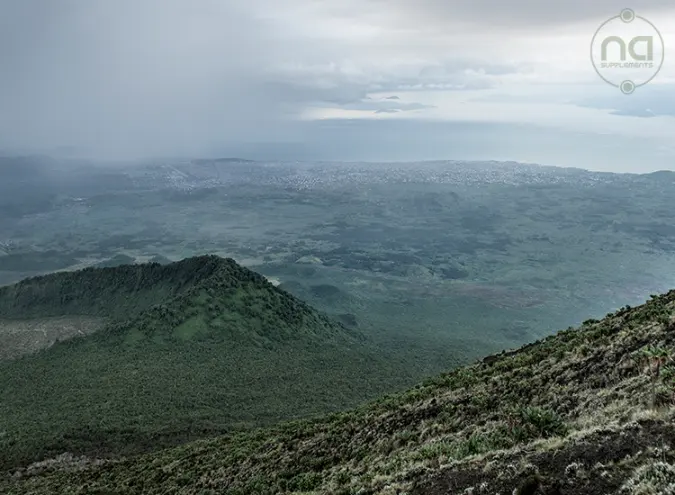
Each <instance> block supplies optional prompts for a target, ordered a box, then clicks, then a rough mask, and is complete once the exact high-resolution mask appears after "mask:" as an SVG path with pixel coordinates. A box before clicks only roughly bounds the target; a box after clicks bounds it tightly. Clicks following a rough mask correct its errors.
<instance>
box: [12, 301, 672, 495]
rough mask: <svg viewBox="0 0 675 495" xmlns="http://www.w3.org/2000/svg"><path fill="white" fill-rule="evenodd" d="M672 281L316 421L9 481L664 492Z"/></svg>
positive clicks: (133, 486)
mask: <svg viewBox="0 0 675 495" xmlns="http://www.w3.org/2000/svg"><path fill="white" fill-rule="evenodd" d="M674 313H675V291H672V292H670V293H668V294H665V295H662V296H658V297H656V296H653V298H652V300H651V301H649V302H648V303H646V304H645V305H643V306H641V307H638V308H634V309H632V308H628V307H626V308H623V309H621V310H620V311H618V312H616V313H615V314H612V315H608V316H607V317H606V318H605V319H604V320H602V321H599V322H598V321H590V320H589V321H588V322H586V323H585V324H584V325H583V326H582V327H581V328H579V329H568V330H565V331H562V332H560V333H558V334H557V335H555V336H552V337H549V338H547V339H545V340H542V341H539V342H537V343H534V344H531V345H528V346H525V347H523V348H521V349H519V350H517V351H511V352H504V353H502V354H500V355H495V356H490V357H488V358H485V359H484V360H482V361H481V362H477V363H475V364H473V365H471V366H468V367H463V368H459V369H456V370H454V371H452V372H450V373H447V374H444V375H442V376H439V377H437V378H434V379H431V380H428V381H427V382H426V383H424V384H422V385H420V386H418V387H416V388H414V389H412V390H409V391H408V392H405V393H402V394H397V395H391V396H388V397H385V398H383V399H381V400H379V401H376V402H374V403H371V404H368V405H366V406H362V407H360V408H358V409H355V410H352V411H349V412H344V413H338V414H334V415H331V416H328V417H325V418H323V419H318V420H311V421H310V420H306V421H296V422H293V423H287V424H282V425H279V426H276V427H273V428H268V429H261V430H257V431H254V432H248V433H240V434H235V435H229V436H224V437H221V438H217V439H211V440H204V441H199V442H195V443H191V444H187V445H184V446H181V447H178V448H172V449H168V450H164V451H162V452H158V453H154V454H151V455H145V456H140V457H131V458H128V459H124V460H118V461H115V462H99V461H92V460H91V459H86V458H74V457H72V456H68V455H64V456H61V457H60V458H58V459H54V460H52V461H50V462H46V463H42V464H40V465H35V466H32V467H31V468H30V469H27V470H22V471H18V472H15V473H13V474H12V475H11V476H12V477H11V479H9V478H8V479H7V480H5V483H6V484H5V485H4V486H0V488H1V489H2V490H0V491H3V493H8V494H26V493H31V494H47V493H106V494H113V493H120V494H121V493H139V494H140V493H144V494H160V493H176V494H214V495H215V494H231V495H235V494H237V495H241V494H270V495H271V494H281V493H298V494H299V493H305V494H309V493H312V494H335V495H337V494H340V495H347V494H356V493H358V494H387V495H394V494H418V495H436V494H439V495H440V494H474V495H476V494H502V495H510V494H512V493H516V494H521V495H525V494H530V495H533V494H565V495H575V494H627V495H630V494H632V495H647V494H659V495H668V494H673V493H675V451H674V450H673V447H674V445H673V444H674V443H675V396H674V383H675V381H674V380H675V366H674V365H675V363H673V360H672V358H673V356H675V320H674V318H673V315H674Z"/></svg>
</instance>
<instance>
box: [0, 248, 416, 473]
mask: <svg viewBox="0 0 675 495" xmlns="http://www.w3.org/2000/svg"><path fill="white" fill-rule="evenodd" d="M68 317H72V320H69V319H68ZM86 318H99V319H100V320H96V321H97V322H100V321H106V322H108V323H107V324H106V325H104V326H102V328H101V329H97V328H93V329H92V330H91V331H81V330H82V325H86V324H87V323H86V322H87V321H89V320H87V319H86ZM64 319H65V320H64ZM3 322H4V323H3ZM36 322H37V323H36ZM55 322H60V323H58V324H61V325H63V328H64V332H63V336H64V338H65V337H72V336H73V335H77V333H79V334H86V336H82V337H79V338H68V339H65V340H62V341H61V342H58V343H55V344H54V345H51V346H50V347H49V348H47V349H43V350H42V351H40V352H37V353H33V354H28V355H24V356H22V357H20V358H17V359H11V360H5V361H0V451H2V452H3V455H2V456H0V470H2V469H6V468H10V467H13V466H20V465H25V464H26V463H30V462H33V461H36V460H40V459H43V458H45V457H49V456H52V455H56V454H59V453H61V452H72V453H86V454H90V455H114V454H120V453H133V452H139V451H143V450H148V449H155V448H159V447H162V446H166V445H172V444H176V443H180V442H183V441H187V440H190V439H195V438H200V437H204V436H210V435H213V434H216V433H225V432H228V431H232V430H233V429H241V428H248V427H254V426H259V425H265V424H271V423H274V422H276V421H278V420H280V419H290V418H297V417H302V416H307V415H312V414H316V413H320V412H329V411H335V410H338V409H342V408H344V407H347V406H351V405H355V404H357V403H359V402H360V401H363V400H365V399H367V398H372V397H374V396H375V395H377V394H379V393H381V392H382V391H385V390H391V389H392V388H396V387H397V386H400V383H403V382H402V381H399V378H398V377H399V375H400V373H398V371H399V370H400V369H401V367H400V364H397V363H396V362H394V361H392V360H389V359H387V358H386V356H383V355H382V354H381V352H380V351H379V350H377V349H374V348H373V346H371V345H370V344H369V343H368V341H367V339H365V337H363V336H362V335H361V334H359V333H358V332H356V331H355V330H352V329H348V328H347V327H345V326H343V325H342V324H340V323H338V322H337V321H334V320H332V319H329V318H328V317H327V316H325V315H323V314H321V313H318V312H317V311H316V310H314V309H313V308H312V307H310V306H308V305H307V304H305V303H304V302H302V301H300V300H299V299H297V298H295V297H293V296H292V295H290V294H288V293H287V292H285V291H283V290H281V289H279V288H277V287H275V286H274V285H273V284H271V283H270V282H268V281H267V279H266V278H265V277H263V276H262V275H260V274H258V273H255V272H252V271H250V270H248V269H246V268H244V267H241V266H239V265H238V264H237V263H236V262H235V261H233V260H231V259H223V258H219V257H216V256H203V257H197V258H190V259H187V260H183V261H180V262H175V263H171V264H167V265H160V264H158V263H148V264H137V265H125V266H119V267H111V268H87V269H84V270H80V271H77V272H63V273H56V274H51V275H47V276H42V277H36V278H31V279H27V280H24V281H22V282H20V283H18V284H16V285H13V286H8V287H2V288H0V343H4V344H5V345H8V344H7V342H10V343H11V342H16V339H14V340H12V339H5V340H4V341H3V340H2V339H3V338H4V337H6V336H7V333H8V332H16V331H17V330H16V328H28V329H32V330H33V331H34V329H35V327H36V325H42V327H45V325H47V326H48V325H53V324H56V323H55ZM83 322H84V323H83ZM3 325H4V328H3ZM78 329H79V330H78ZM66 330H67V331H66ZM85 330H87V329H85ZM95 330H97V331H95ZM24 340H25V339H24ZM22 345H25V341H24V342H23V343H22ZM45 345H49V342H46V341H45ZM354 377H359V378H358V379H354Z"/></svg>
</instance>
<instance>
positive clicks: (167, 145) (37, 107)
mask: <svg viewBox="0 0 675 495" xmlns="http://www.w3.org/2000/svg"><path fill="white" fill-rule="evenodd" d="M624 7H626V5H624V4H623V2H618V1H615V0H594V1H593V2H589V1H587V0H568V1H566V2H551V1H550V0H518V1H515V0H510V1H509V0H471V1H466V0H463V1H462V0H115V1H112V0H59V1H58V2H56V1H54V0H0V149H2V150H5V151H10V152H12V151H15V152H19V151H20V152H41V153H55V154H58V153H70V154H74V155H83V156H90V157H96V158H105V159H125V160H127V159H135V158H148V157H157V156H165V157H169V156H171V157H173V156H176V157H178V156H180V157H209V156H233V155H238V156H242V157H243V158H252V159H265V160H366V161H411V160H428V159H432V160H438V159H449V160H457V159H477V160H482V159H485V160H493V159H494V160H516V161H523V162H528V163H541V164H545V165H559V166H573V167H582V168H588V169H591V170H603V171H605V170H606V171H616V172H651V171H654V170H659V169H671V170H675V143H674V142H673V137H675V57H674V56H672V55H671V53H675V2H673V1H672V0H633V2H632V4H631V5H629V7H630V8H631V9H633V10H634V11H635V13H636V14H638V15H639V16H641V17H643V18H644V19H647V20H649V21H651V22H652V24H653V26H654V27H656V28H657V29H658V31H659V32H660V34H661V37H662V39H663V46H664V50H662V51H659V48H657V49H656V51H657V55H660V54H661V53H662V54H663V66H662V68H661V70H660V71H659V73H658V75H657V76H656V77H655V78H654V79H653V80H652V81H650V82H649V83H648V84H646V85H644V86H640V87H638V88H637V89H636V90H635V92H634V93H632V94H628V95H626V94H623V93H621V91H620V90H619V89H617V88H615V87H613V86H611V85H610V84H607V83H606V82H605V81H603V80H602V79H601V78H600V77H599V76H598V74H597V73H596V72H595V70H594V68H593V66H592V64H591V59H590V51H591V40H592V39H593V35H594V33H595V32H596V30H597V29H598V28H599V27H600V26H601V24H603V23H604V22H605V21H606V20H608V19H610V18H611V17H614V16H616V15H618V14H619V12H620V11H621V10H622V9H623V8H624ZM610 26H611V25H610ZM670 47H673V48H672V50H671V48H670Z"/></svg>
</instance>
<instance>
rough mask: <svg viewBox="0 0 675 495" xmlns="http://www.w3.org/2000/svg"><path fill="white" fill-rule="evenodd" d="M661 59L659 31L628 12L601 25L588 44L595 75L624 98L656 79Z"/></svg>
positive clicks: (661, 42) (661, 44)
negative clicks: (624, 95) (623, 95)
mask: <svg viewBox="0 0 675 495" xmlns="http://www.w3.org/2000/svg"><path fill="white" fill-rule="evenodd" d="M664 57H665V46H664V43H663V37H662V36H661V33H660V32H659V30H658V29H656V26H654V24H652V23H651V22H649V21H648V20H647V19H645V18H644V17H641V16H639V15H636V14H635V12H634V11H632V10H631V9H624V10H622V11H621V12H620V13H619V15H616V16H614V17H612V18H610V19H608V20H606V21H605V22H603V23H602V24H601V25H600V27H599V28H598V29H597V31H596V32H595V34H594V35H593V39H592V40H591V62H592V63H593V67H594V68H595V72H597V73H598V75H599V76H600V77H601V78H602V79H603V80H604V81H605V82H606V83H608V84H611V85H612V86H614V87H616V88H619V89H620V90H621V92H622V93H624V94H627V95H629V94H631V93H632V92H633V91H635V89H636V88H639V87H640V86H644V85H645V84H647V83H648V82H649V81H651V80H652V79H654V78H655V77H656V75H657V74H658V73H659V71H660V70H661V67H662V66H663V61H664Z"/></svg>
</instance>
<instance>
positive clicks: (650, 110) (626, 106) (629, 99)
mask: <svg viewBox="0 0 675 495" xmlns="http://www.w3.org/2000/svg"><path fill="white" fill-rule="evenodd" d="M672 95H675V84H651V85H646V86H643V87H640V88H638V89H637V90H636V91H635V92H634V93H633V94H631V95H630V96H626V95H623V94H621V93H619V94H611V95H604V96H595V97H594V98H583V99H579V100H576V101H575V102H574V103H575V104H576V105H578V106H581V107H585V108H597V109H604V110H609V111H610V112H611V113H612V114H613V115H624V116H634V117H643V118H653V117H659V116H671V117H675V100H673V98H672Z"/></svg>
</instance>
